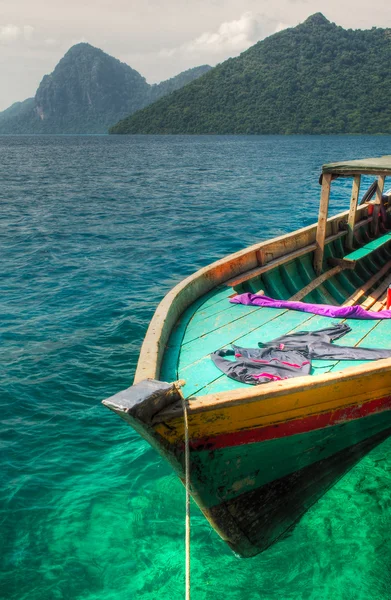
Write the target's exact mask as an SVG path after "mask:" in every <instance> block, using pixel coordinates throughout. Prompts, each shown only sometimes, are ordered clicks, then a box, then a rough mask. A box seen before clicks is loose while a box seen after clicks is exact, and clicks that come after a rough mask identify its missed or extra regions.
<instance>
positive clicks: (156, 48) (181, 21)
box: [0, 0, 391, 110]
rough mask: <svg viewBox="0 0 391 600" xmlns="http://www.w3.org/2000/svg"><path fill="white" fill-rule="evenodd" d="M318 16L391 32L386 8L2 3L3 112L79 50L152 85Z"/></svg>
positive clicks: (243, 2)
mask: <svg viewBox="0 0 391 600" xmlns="http://www.w3.org/2000/svg"><path fill="white" fill-rule="evenodd" d="M316 12H322V13H323V14H324V15H325V17H327V18H328V19H329V20H330V21H333V22H335V23H337V25H341V26H342V27H344V28H346V29H348V28H352V29H370V28H371V27H374V26H376V27H391V11H390V9H389V0H372V1H371V2H367V1H365V2H364V0H344V1H343V2H342V1H341V0H274V2H273V3H271V2H270V0H141V1H140V0H66V2H65V1H64V0H0V82H1V84H0V110H3V109H5V108H7V107H8V106H10V105H11V104H12V103H13V102H16V101H18V100H24V99H26V98H28V97H31V96H34V94H35V91H36V89H37V87H38V85H39V83H40V81H41V79H42V77H43V76H44V75H45V74H46V73H50V72H52V71H53V69H54V67H55V66H56V64H57V63H58V61H59V60H60V58H61V57H62V56H63V55H64V54H65V52H66V51H67V50H68V49H69V48H70V47H71V46H73V45H74V44H76V43H78V42H89V43H90V44H92V45H93V46H97V47H99V48H101V49H102V50H104V51H105V52H107V53H108V54H111V55H112V56H115V57H116V58H118V59H120V60H122V61H123V62H126V63H127V64H128V65H130V66H131V67H132V68H134V69H136V70H137V71H139V72H140V73H141V75H143V76H144V77H145V78H146V80H147V81H148V82H149V83H157V82H159V81H163V80H164V79H168V78H169V77H172V76H174V75H176V74H178V73H180V72H181V71H184V70H185V69H189V68H190V67H195V66H197V65H201V64H209V65H211V66H215V65H216V64H218V63H220V62H222V61H224V60H226V59H227V58H229V57H232V56H238V55H239V54H240V53H241V52H243V51H244V50H246V49H247V48H249V47H250V46H252V45H253V44H255V43H256V42H257V41H259V40H261V39H263V38H265V37H267V36H268V35H271V34H273V33H275V32H277V31H280V30H282V29H285V28H286V27H292V26H295V25H297V24H298V23H301V22H303V21H305V19H306V18H307V17H309V16H310V15H311V14H314V13H316Z"/></svg>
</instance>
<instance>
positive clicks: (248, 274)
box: [226, 231, 347, 287]
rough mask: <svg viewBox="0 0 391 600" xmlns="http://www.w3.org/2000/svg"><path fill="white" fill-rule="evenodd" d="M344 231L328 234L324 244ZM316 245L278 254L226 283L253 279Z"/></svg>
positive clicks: (332, 240) (233, 285)
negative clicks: (282, 254) (276, 256)
mask: <svg viewBox="0 0 391 600" xmlns="http://www.w3.org/2000/svg"><path fill="white" fill-rule="evenodd" d="M346 233H347V232H346V231H340V232H339V233H336V234H334V235H330V236H328V237H327V239H326V244H330V243H331V242H334V241H335V240H337V239H339V238H342V237H344V236H346ZM316 247H317V246H316V244H309V245H308V246H305V247H304V248H299V249H298V250H295V251H294V252H289V253H288V254H285V255H284V256H280V257H279V258H275V259H274V260H271V261H270V262H268V263H266V264H265V265H262V266H260V267H256V268H255V269H251V270H250V271H247V272H246V273H243V274H242V275H240V276H239V277H235V278H233V279H229V280H228V281H226V285H228V286H230V287H235V286H237V285H239V284H240V283H243V282H244V281H248V280H250V279H253V278H254V277H257V276H259V275H262V274H263V273H267V272H268V271H271V270H272V269H274V268H275V267H279V266H281V265H283V264H285V263H287V262H290V261H292V260H295V259H296V258H300V257H301V256H304V255H305V254H309V253H310V252H313V251H314V250H316Z"/></svg>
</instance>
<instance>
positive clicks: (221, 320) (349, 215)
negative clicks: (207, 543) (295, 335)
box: [104, 156, 391, 557]
mask: <svg viewBox="0 0 391 600" xmlns="http://www.w3.org/2000/svg"><path fill="white" fill-rule="evenodd" d="M361 175H373V176H375V177H376V178H377V185H376V196H375V198H374V199H373V200H371V201H370V202H368V203H365V204H363V205H358V197H359V190H360V181H361ZM388 175H391V156H385V157H381V158H377V159H365V160H359V161H349V162H341V163H333V164H328V165H324V166H323V170H322V176H321V179H322V188H321V200H320V209H319V220H318V223H317V224H314V225H311V226H309V227H305V228H303V229H300V230H298V231H295V232H293V233H290V234H287V235H284V236H281V237H278V238H275V239H272V240H270V241H266V242H262V243H259V244H255V245H254V246H251V247H250V248H247V249H246V250H243V251H240V252H237V253H235V254H232V255H230V256H228V257H226V258H223V259H222V260H219V261H217V262H215V263H213V264H211V265H210V266H207V267H205V268H203V269H201V270H199V271H198V272H197V273H195V274H194V275H192V276H191V277H188V278H187V279H185V280H184V281H183V282H181V283H179V284H178V285H177V286H176V287H175V288H174V289H173V290H172V291H171V292H170V293H168V294H167V296H166V297H165V298H164V299H163V301H162V302H161V303H160V305H159V306H158V308H157V310H156V312H155V315H154V317H153V319H152V321H151V323H150V326H149V329H148V332H147V335H146V337H145V341H144V343H143V346H142V349H141V354H140V359H139V362H138V367H137V371H136V375H135V380H134V385H133V386H132V387H130V388H129V389H127V390H125V391H123V392H120V393H118V394H116V395H115V396H113V397H111V398H109V399H107V400H105V401H104V404H105V405H106V406H107V407H109V408H110V409H112V410H113V411H114V412H116V413H118V414H119V415H120V416H121V417H122V418H123V419H124V420H125V421H127V422H128V423H129V424H130V425H132V427H134V429H136V430H137V431H138V432H139V433H140V434H141V435H142V436H143V437H144V438H145V439H146V440H148V441H149V442H150V444H151V445H152V446H153V447H154V448H155V449H156V450H157V451H158V452H159V453H160V454H161V455H162V456H163V457H164V458H165V459H166V460H168V461H169V463H170V464H171V465H172V467H173V468H174V469H175V471H176V472H177V474H178V475H179V477H180V478H181V479H182V480H184V468H185V467H184V447H185V446H184V439H185V429H184V412H183V404H182V398H183V397H184V398H185V399H186V407H187V413H188V434H189V449H190V491H191V494H192V497H193V499H194V500H195V502H196V503H197V504H198V506H199V507H200V509H201V510H202V512H203V513H204V515H205V516H206V518H207V519H208V520H209V522H210V523H211V525H212V527H213V528H214V529H215V530H216V531H217V532H218V533H219V534H220V536H221V537H222V538H223V539H224V540H225V541H226V542H227V543H228V544H229V545H230V547H231V548H232V549H233V550H234V551H235V552H236V553H237V554H239V555H240V556H243V557H249V556H253V555H255V554H257V553H259V552H261V551H263V550H265V549H266V548H267V547H268V546H270V545H271V544H272V543H273V542H275V541H276V540H277V539H278V538H279V537H281V536H282V535H283V534H284V533H285V532H286V531H287V530H288V529H289V528H290V527H292V526H293V525H294V524H295V523H296V522H297V521H298V520H299V519H300V517H301V516H302V515H303V514H304V512H305V511H306V510H307V509H308V508H309V507H310V506H311V505H312V504H313V503H315V502H316V501H317V500H318V499H319V497H320V496H321V495H322V494H324V493H325V491H326V490H327V489H328V488H330V486H332V485H333V484H334V483H335V482H336V481H337V480H338V479H339V478H340V477H341V476H343V475H344V474H345V473H346V472H347V471H348V470H349V469H350V468H351V467H352V466H353V465H354V464H355V463H357V461H358V460H360V458H362V457H363V456H364V455H365V454H366V453H368V452H369V451H370V450H371V449H372V448H374V447H375V446H376V445H378V444H379V443H380V442H382V441H383V440H384V439H386V438H387V437H388V436H389V435H390V432H391V411H390V408H391V359H383V360H377V361H371V362H369V361H366V362H357V361H356V362H354V361H352V362H348V361H339V362H337V361H334V362H333V361H321V360H315V361H313V364H312V371H311V374H310V375H308V376H304V377H298V378H294V379H287V380H284V381H278V382H272V383H267V384H265V385H258V386H251V385H244V384H242V383H239V382H236V381H234V380H233V379H229V378H228V377H226V376H225V375H224V374H222V373H221V372H220V371H219V370H218V369H217V368H216V367H215V365H214V364H213V362H212V361H211V359H210V356H209V354H210V353H211V352H212V351H215V350H216V349H218V348H222V347H226V346H229V345H230V344H231V343H233V342H235V343H237V344H238V345H241V346H247V347H251V346H253V347H256V345H257V342H259V341H260V340H265V341H266V340H269V339H272V338H273V339H274V338H275V337H277V336H279V335H282V334H285V333H288V332H294V331H298V330H315V329H319V328H321V327H325V326H327V325H329V324H330V321H331V320H330V318H327V317H321V316H319V315H318V316H316V315H313V314H308V313H302V312H297V311H293V310H283V309H276V308H265V307H261V308H260V307H255V306H243V305H235V304H232V303H230V302H229V298H230V297H231V296H232V295H235V293H241V292H244V291H251V292H254V293H255V292H259V291H260V290H264V291H265V293H266V294H267V295H268V296H271V297H273V298H277V299H289V298H294V299H302V300H304V301H306V302H316V303H326V304H333V305H336V304H337V305H344V304H345V305H353V304H361V306H363V307H364V308H365V309H369V308H371V310H375V311H376V310H382V309H383V308H384V305H385V296H386V291H387V288H388V286H389V285H390V284H391V243H390V242H391V232H390V233H389V232H388V224H387V221H388V219H389V215H388V209H384V208H382V203H383V206H384V197H383V198H382V193H383V188H384V181H385V177H386V176H388ZM336 177H351V178H353V185H352V193H351V198H350V209H349V210H348V211H346V212H343V213H341V214H338V215H337V216H335V217H332V218H328V204H329V194H330V186H331V182H332V180H333V179H335V178H336ZM348 324H349V325H350V326H351V328H352V331H351V332H350V333H349V334H348V336H347V337H345V338H344V339H343V341H342V343H343V344H345V345H351V346H355V345H356V346H360V345H362V344H363V345H364V346H365V347H380V348H391V320H387V319H384V320H361V321H359V320H348ZM337 343H338V342H337ZM180 380H183V381H180ZM178 381H179V382H178ZM182 394H183V396H182Z"/></svg>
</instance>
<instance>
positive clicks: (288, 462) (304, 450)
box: [191, 411, 391, 507]
mask: <svg viewBox="0 0 391 600" xmlns="http://www.w3.org/2000/svg"><path fill="white" fill-rule="evenodd" d="M389 427H391V411H387V412H383V413H379V414H375V415H371V416H368V417H364V418H361V419H356V420H354V421H349V422H346V423H344V424H341V425H335V426H332V427H326V428H323V429H319V430H316V431H311V432H309V433H303V434H296V435H291V436H287V437H284V438H279V439H276V440H268V441H264V442H257V443H253V444H245V445H240V446H233V447H229V448H223V449H219V450H213V451H208V450H201V451H192V452H191V479H192V487H193V489H194V491H195V492H196V493H197V495H198V496H199V497H200V498H201V499H202V503H203V505H204V506H208V507H211V506H215V505H218V504H220V503H221V502H223V501H227V500H231V499H233V498H235V497H236V496H238V495H240V494H243V493H245V492H248V491H251V490H252V489H255V488H259V487H261V486H263V485H265V484H267V483H269V482H271V481H274V480H276V479H280V478H282V477H285V476H286V475H289V474H291V473H294V472H295V471H298V470H300V469H303V468H305V467H307V466H309V465H311V464H313V463H315V462H318V461H320V460H323V459H325V458H328V457H330V456H332V455H333V454H335V453H337V452H340V451H341V450H344V449H345V448H349V447H350V446H353V445H354V444H357V443H359V442H361V441H363V440H365V439H366V438H368V437H370V436H373V435H375V434H377V433H379V432H381V431H384V430H385V429H387V428H389Z"/></svg>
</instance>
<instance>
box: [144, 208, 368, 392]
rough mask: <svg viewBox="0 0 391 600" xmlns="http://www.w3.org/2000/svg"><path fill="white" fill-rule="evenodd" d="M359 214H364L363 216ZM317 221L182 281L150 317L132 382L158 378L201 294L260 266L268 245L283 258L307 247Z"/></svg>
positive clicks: (332, 222)
mask: <svg viewBox="0 0 391 600" xmlns="http://www.w3.org/2000/svg"><path fill="white" fill-rule="evenodd" d="M348 213H349V211H348V210H346V211H343V212H341V213H338V214H337V215H335V216H334V217H330V218H329V219H328V220H327V230H328V235H333V234H335V233H336V232H337V231H338V228H339V224H340V223H341V222H343V220H344V219H345V218H347V216H348ZM367 213H368V205H362V206H360V207H359V208H358V210H357V222H356V227H357V228H359V227H361V221H362V224H364V223H367V221H368V218H367V217H368V215H367ZM359 216H361V217H362V218H361V219H360V218H359ZM316 230H317V222H316V223H313V224H311V225H307V226H306V227H302V228H300V229H297V230H295V231H292V232H289V233H286V234H284V235H282V236H278V237H275V238H272V239H269V240H265V241H262V242H258V243H256V244H253V245H252V246H249V247H247V248H244V249H243V250H239V251H238V252H234V253H233V254H229V255H228V256H225V257H224V258H221V259H219V260H217V261H215V262H213V263H211V264H209V265H206V266H205V267H202V268H201V269H199V270H198V271H196V272H195V273H193V274H191V275H189V276H188V277H187V278H185V279H183V280H182V281H180V282H179V283H178V284H177V285H176V286H175V287H174V288H172V289H171V290H170V291H169V292H168V293H167V294H166V295H165V296H164V298H163V299H162V300H161V302H160V303H159V305H158V306H157V308H156V311H155V313H154V315H153V317H152V319H151V321H150V324H149V327H148V329H147V333H146V335H145V338H144V341H143V344H142V346H141V350H140V355H139V360H138V363H137V369H136V373H135V376H134V381H133V384H136V383H139V382H141V381H143V380H145V379H159V375H160V369H161V364H162V359H163V355H164V352H165V349H166V344H167V342H168V340H169V337H170V334H171V332H172V330H173V328H174V327H175V325H176V323H177V321H178V319H179V318H180V316H181V315H182V314H183V312H184V311H185V310H186V309H187V308H188V307H189V306H190V305H191V304H192V303H193V302H195V301H196V300H197V299H198V298H200V297H201V296H203V295H205V294H206V293H208V292H210V291H211V290H213V289H214V288H216V287H218V286H219V285H222V284H224V283H226V282H227V281H229V280H230V279H232V278H234V277H237V276H239V275H242V274H243V273H245V272H247V271H249V270H251V269H253V268H256V267H258V266H260V264H261V263H260V260H259V254H260V253H266V252H267V250H268V248H273V247H274V246H276V245H278V246H279V247H280V248H281V250H282V252H280V253H278V250H276V248H274V252H275V254H273V255H272V257H271V259H270V260H268V261H266V262H265V263H264V264H265V265H267V264H268V262H271V260H273V259H275V258H283V257H284V256H285V255H286V254H289V253H290V252H292V251H294V250H299V249H302V248H305V247H306V246H308V245H310V244H313V243H314V242H315V236H316Z"/></svg>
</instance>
